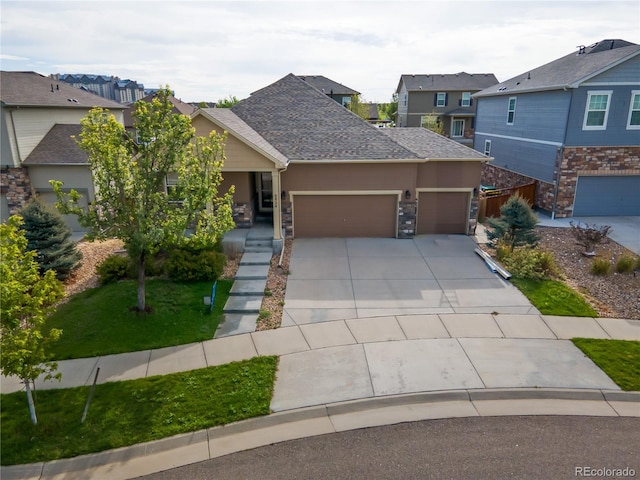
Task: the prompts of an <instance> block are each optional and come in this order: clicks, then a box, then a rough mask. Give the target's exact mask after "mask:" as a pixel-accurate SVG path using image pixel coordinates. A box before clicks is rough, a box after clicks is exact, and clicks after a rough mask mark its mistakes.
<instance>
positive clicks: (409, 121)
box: [396, 72, 498, 145]
mask: <svg viewBox="0 0 640 480" xmlns="http://www.w3.org/2000/svg"><path fill="white" fill-rule="evenodd" d="M496 83H498V80H497V79H496V77H495V75H493V74H492V73H465V72H460V73H453V74H433V75H402V76H401V77H400V81H399V82H398V87H397V88H396V94H397V95H398V117H397V120H396V126H398V127H427V128H431V127H434V126H436V125H437V126H440V127H441V128H442V130H443V132H444V135H445V136H447V137H450V138H452V139H453V140H456V141H458V142H460V143H464V144H468V145H471V144H472V143H473V131H474V128H475V115H476V106H475V103H474V101H473V98H472V95H473V94H474V93H476V92H478V91H480V90H483V89H485V88H487V87H489V86H491V85H495V84H496Z"/></svg>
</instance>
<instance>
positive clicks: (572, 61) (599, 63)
mask: <svg viewBox="0 0 640 480" xmlns="http://www.w3.org/2000/svg"><path fill="white" fill-rule="evenodd" d="M611 47H613V48H611ZM639 54H640V45H636V44H634V43H631V42H627V41H625V40H602V41H600V42H597V43H594V44H593V45H591V46H589V47H586V48H585V49H584V51H583V53H579V50H578V51H575V52H572V53H570V54H569V55H565V56H564V57H561V58H558V59H557V60H554V61H552V62H549V63H547V64H545V65H542V66H540V67H537V68H534V69H533V70H529V71H528V72H525V73H522V74H520V75H517V76H515V77H513V78H510V79H509V80H506V81H504V82H502V83H499V84H497V85H493V86H491V87H489V88H486V89H484V90H482V91H481V92H478V93H476V94H475V95H474V97H487V96H493V95H513V94H514V93H518V92H530V91H537V90H557V89H561V88H565V87H566V88H574V87H577V86H578V84H579V83H581V82H583V81H586V79H588V78H591V77H592V76H594V75H597V74H599V73H601V72H603V71H605V70H607V68H608V67H611V66H613V65H616V64H618V63H619V62H621V61H624V60H626V59H629V58H632V57H634V56H636V55H639ZM638 75H639V77H638V78H640V72H638Z"/></svg>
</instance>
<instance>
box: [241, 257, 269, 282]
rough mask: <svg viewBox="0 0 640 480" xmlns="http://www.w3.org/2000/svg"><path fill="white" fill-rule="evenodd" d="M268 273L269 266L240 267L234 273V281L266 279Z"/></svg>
mask: <svg viewBox="0 0 640 480" xmlns="http://www.w3.org/2000/svg"><path fill="white" fill-rule="evenodd" d="M243 256H244V255H243ZM268 273H269V265H240V266H239V267H238V271H237V272H236V280H258V279H262V278H267V275H268Z"/></svg>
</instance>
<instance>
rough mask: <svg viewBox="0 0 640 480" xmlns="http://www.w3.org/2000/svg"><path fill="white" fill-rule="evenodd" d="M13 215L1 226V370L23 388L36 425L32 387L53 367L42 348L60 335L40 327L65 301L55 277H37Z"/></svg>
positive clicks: (51, 273) (18, 219)
mask: <svg viewBox="0 0 640 480" xmlns="http://www.w3.org/2000/svg"><path fill="white" fill-rule="evenodd" d="M21 226H22V218H21V217H20V216H18V215H14V216H11V217H9V219H8V221H7V223H2V224H0V258H1V260H2V261H1V262H0V294H1V297H2V302H1V303H0V348H1V349H2V355H1V356H0V366H1V367H2V374H3V375H7V376H8V375H15V376H17V377H19V378H20V379H21V380H22V381H23V382H24V385H25V388H26V391H27V401H28V404H29V412H30V414H31V421H32V422H33V423H34V424H36V423H38V419H37V416H36V411H35V406H34V403H33V396H32V394H31V382H33V381H34V380H35V379H36V378H37V377H38V376H40V375H42V374H45V378H47V379H48V378H52V377H55V378H58V379H59V378H60V374H57V375H54V373H53V372H55V370H56V368H57V365H56V364H55V363H45V360H47V356H46V346H47V344H48V343H49V342H52V341H55V340H57V339H58V337H59V336H60V335H61V333H62V331H61V330H58V329H51V330H50V331H49V332H48V333H45V332H44V331H43V329H44V323H45V320H46V318H47V316H48V315H49V314H51V313H52V312H53V310H54V309H55V305H56V303H57V302H58V301H59V300H60V299H61V298H62V297H63V296H64V289H63V286H62V283H60V281H59V280H57V279H56V275H55V272H54V271H53V270H49V271H47V272H45V273H44V275H41V274H40V272H39V267H38V263H37V262H36V261H35V256H36V252H34V251H29V250H27V239H26V237H25V235H24V231H23V230H22V229H21V228H20V227H21Z"/></svg>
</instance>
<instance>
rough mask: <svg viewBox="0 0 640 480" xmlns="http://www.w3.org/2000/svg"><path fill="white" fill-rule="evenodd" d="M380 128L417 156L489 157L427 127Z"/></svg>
mask: <svg viewBox="0 0 640 480" xmlns="http://www.w3.org/2000/svg"><path fill="white" fill-rule="evenodd" d="M379 130H380V131H381V132H382V133H384V134H386V135H387V136H389V138H391V139H393V140H394V141H395V142H397V143H399V144H400V145H402V146H404V147H405V148H407V149H409V150H411V151H412V152H414V153H415V155H416V157H417V158H427V159H434V160H443V159H452V158H456V159H478V160H487V157H486V156H485V155H483V154H481V153H480V152H477V151H476V150H473V149H472V148H469V147H466V146H464V145H462V144H460V143H458V142H456V141H455V140H451V139H450V138H446V137H443V136H442V135H438V134H437V133H435V132H432V131H431V130H428V129H426V128H422V127H401V128H380V129H379Z"/></svg>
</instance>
